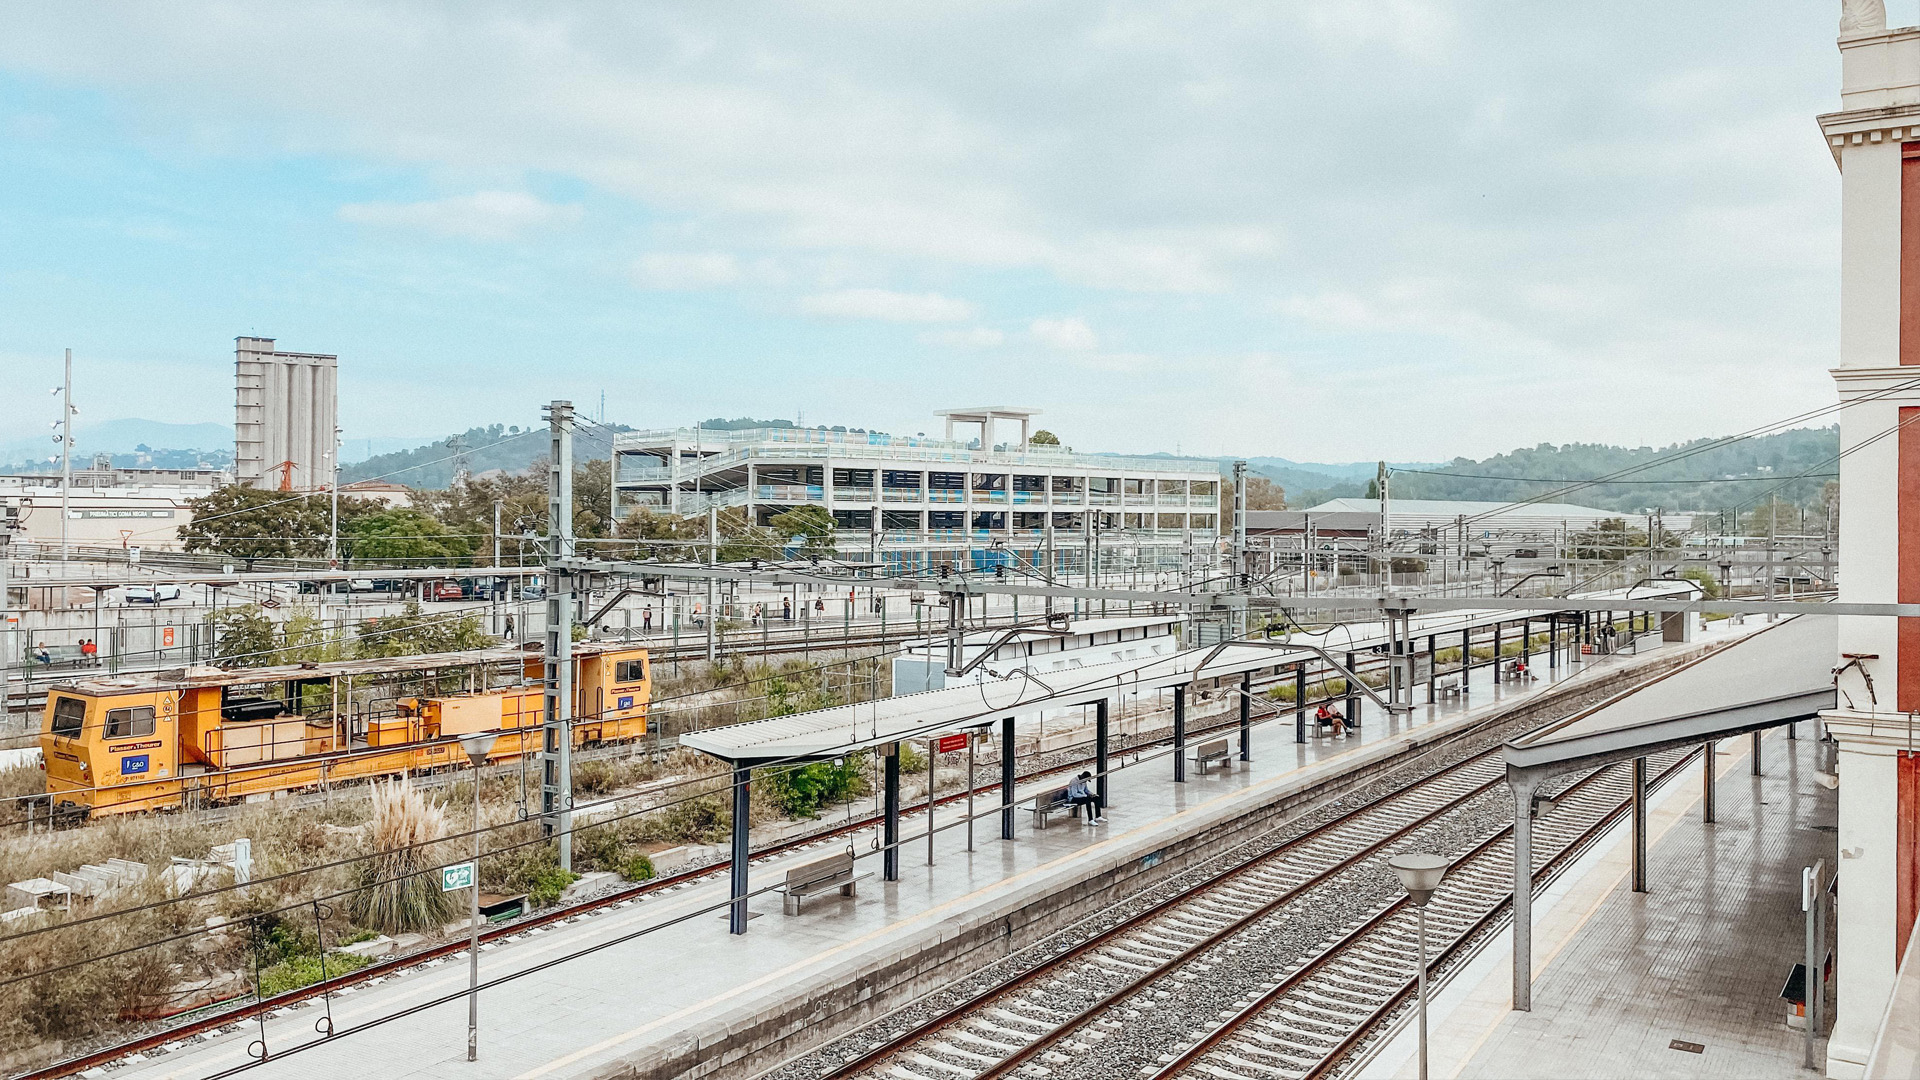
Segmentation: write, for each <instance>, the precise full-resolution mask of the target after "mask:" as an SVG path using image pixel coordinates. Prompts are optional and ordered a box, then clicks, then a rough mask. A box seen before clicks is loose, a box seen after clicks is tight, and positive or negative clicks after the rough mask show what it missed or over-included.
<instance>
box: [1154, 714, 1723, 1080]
mask: <svg viewBox="0 0 1920 1080" xmlns="http://www.w3.org/2000/svg"><path fill="white" fill-rule="evenodd" d="M1698 754H1699V751H1698V750H1697V749H1696V750H1691V751H1688V752H1686V753H1684V754H1682V755H1681V756H1680V757H1679V758H1677V759H1676V760H1675V761H1674V762H1673V763H1672V764H1670V765H1669V766H1668V767H1667V768H1665V769H1663V770H1661V772H1660V773H1659V774H1658V776H1657V777H1655V778H1654V779H1653V780H1652V782H1651V783H1650V784H1649V790H1651V789H1652V788H1655V787H1658V786H1659V785H1660V784H1664V783H1665V782H1666V781H1667V780H1669V779H1671V778H1672V777H1673V776H1674V775H1675V774H1677V773H1678V772H1679V771H1680V770H1681V769H1683V768H1685V767H1686V766H1687V765H1688V764H1689V763H1690V762H1691V761H1692V760H1693V759H1694V758H1695V757H1696V756H1698ZM1617 764H1618V763H1614V764H1612V765H1604V766H1601V767H1600V768H1598V769H1595V770H1594V771H1593V772H1591V773H1589V774H1587V776H1585V777H1582V778H1581V780H1580V781H1579V782H1578V784H1576V785H1575V786H1578V785H1579V784H1585V783H1587V782H1589V781H1594V780H1597V779H1598V778H1600V777H1602V776H1603V775H1605V774H1606V773H1608V772H1609V771H1611V770H1613V769H1614V768H1615V766H1616V765H1617ZM1569 790H1571V788H1569ZM1630 808H1631V800H1630V799H1628V800H1624V801H1622V802H1620V803H1617V804H1616V805H1614V806H1613V807H1612V808H1611V809H1609V810H1607V811H1606V812H1605V813H1603V814H1601V815H1600V816H1599V817H1598V818H1597V819H1596V820H1595V821H1594V822H1593V823H1592V824H1591V825H1589V826H1587V827H1586V828H1585V829H1584V830H1582V831H1581V832H1580V833H1579V834H1578V835H1577V836H1576V837H1575V838H1574V839H1573V840H1572V841H1570V842H1569V843H1567V844H1565V845H1563V846H1562V847H1561V849H1560V850H1559V851H1557V852H1555V853H1554V854H1553V856H1551V857H1550V858H1549V859H1548V860H1547V862H1546V863H1544V864H1542V866H1541V868H1540V869H1539V870H1536V871H1534V872H1533V879H1534V882H1535V884H1536V886H1537V885H1538V884H1539V883H1540V882H1542V881H1543V880H1548V879H1549V877H1550V873H1551V874H1557V873H1558V872H1559V871H1560V870H1561V869H1564V867H1565V866H1566V865H1567V864H1568V863H1569V862H1570V861H1571V859H1572V858H1573V857H1574V856H1575V855H1576V854H1577V853H1579V852H1583V851H1585V850H1586V848H1588V847H1589V846H1591V845H1592V844H1593V842H1595V841H1596V840H1597V839H1599V837H1600V835H1601V834H1602V833H1604V832H1606V831H1607V830H1608V829H1610V828H1611V827H1612V826H1613V825H1615V824H1617V823H1618V821H1619V820H1620V818H1621V817H1622V816H1624V815H1625V814H1627V813H1628V812H1629V810H1630ZM1512 834H1513V826H1511V825H1508V826H1506V827H1505V828H1503V829H1501V830H1500V831H1498V832H1496V833H1494V834H1493V835H1491V836H1489V837H1487V838H1486V839H1485V840H1483V841H1481V842H1480V843H1479V844H1477V845H1475V846H1474V847H1473V849H1471V850H1470V851H1468V852H1467V853H1466V854H1464V855H1462V856H1461V857H1460V858H1459V859H1457V860H1455V861H1454V863H1453V868H1454V869H1456V870H1457V869H1459V868H1461V867H1462V866H1463V865H1465V864H1467V863H1469V862H1473V861H1475V860H1480V859H1484V858H1487V857H1489V856H1490V855H1492V854H1494V853H1495V852H1496V849H1497V848H1498V847H1499V846H1500V845H1501V844H1503V843H1505V842H1507V841H1509V840H1510V839H1511V837H1512ZM1508 859H1509V860H1510V859H1511V856H1510V855H1509V856H1508ZM1451 874H1452V871H1449V876H1451ZM1411 903H1412V901H1411V899H1410V898H1409V897H1405V896H1402V897H1400V898H1399V899H1397V900H1395V901H1393V902H1392V903H1391V904H1388V905H1387V906H1386V907H1385V908H1382V909H1381V910H1380V911H1379V912H1377V913H1376V914H1374V915H1373V916H1372V917H1371V918H1369V919H1368V920H1367V921H1366V922H1364V923H1362V924H1361V925H1359V926H1357V927H1355V928H1354V929H1353V930H1351V931H1349V932H1348V933H1346V934H1343V935H1342V936H1341V937H1340V938H1339V939H1338V940H1337V941H1335V942H1334V943H1333V944H1331V945H1329V946H1327V948H1325V949H1323V950H1321V952H1320V953H1319V954H1318V955H1316V956H1314V957H1313V958H1311V959H1309V960H1308V961H1307V962H1306V963H1305V964H1303V965H1302V966H1301V967H1300V968H1299V969H1298V970H1296V971H1294V972H1293V973H1292V974H1290V975H1288V976H1287V977H1286V978H1285V979H1283V980H1281V981H1280V982H1279V983H1278V984H1276V985H1275V986H1274V987H1273V988H1271V989H1269V990H1268V991H1266V992H1265V993H1263V994H1261V995H1260V996H1259V997H1258V998H1255V999H1254V1000H1253V1001H1252V1002H1250V1003H1249V1004H1247V1005H1245V1006H1243V1007H1241V1008H1240V1009H1237V1010H1235V1012H1234V1013H1233V1015H1231V1016H1229V1017H1228V1018H1226V1019H1225V1020H1223V1021H1222V1022H1221V1023H1219V1024H1218V1025H1217V1026H1215V1027H1214V1028H1213V1029H1212V1030H1211V1031H1209V1032H1208V1033H1207V1034H1206V1035H1204V1036H1202V1037H1201V1039H1200V1040H1199V1041H1198V1042H1196V1043H1194V1044H1193V1045H1191V1046H1189V1047H1188V1048H1187V1049H1186V1050H1184V1051H1182V1052H1181V1053H1180V1054H1179V1055H1177V1056H1176V1057H1175V1058H1174V1059H1173V1060H1172V1061H1169V1062H1167V1063H1165V1064H1164V1065H1162V1066H1161V1067H1160V1068H1159V1069H1157V1070H1156V1071H1155V1072H1153V1073H1152V1074H1150V1080H1170V1078H1172V1077H1174V1076H1177V1075H1179V1074H1181V1073H1183V1072H1186V1071H1187V1070H1188V1068H1189V1067H1190V1066H1192V1065H1193V1064H1195V1063H1196V1062H1198V1061H1199V1060H1200V1059H1201V1058H1203V1057H1205V1056H1206V1055H1207V1054H1209V1053H1211V1052H1213V1051H1214V1050H1216V1049H1218V1048H1219V1047H1220V1046H1221V1044H1223V1043H1225V1042H1226V1041H1227V1040H1228V1039H1230V1038H1232V1037H1233V1036H1234V1035H1236V1034H1237V1033H1238V1032H1239V1031H1240V1030H1241V1029H1242V1028H1244V1027H1245V1026H1246V1025H1247V1024H1248V1023H1250V1022H1252V1021H1253V1020H1254V1019H1255V1018H1257V1017H1259V1016H1260V1015H1261V1014H1262V1013H1264V1012H1265V1011H1266V1010H1267V1009H1268V1008H1270V1007H1271V1006H1272V1005H1274V1004H1275V1003H1276V1002H1278V1001H1279V1000H1280V999H1282V998H1284V997H1286V996H1287V995H1288V994H1290V993H1291V992H1292V991H1293V990H1295V989H1296V988H1298V987H1299V986H1300V985H1301V984H1302V983H1304V982H1306V981H1307V980H1308V979H1310V978H1312V977H1314V976H1315V975H1319V974H1321V973H1323V972H1325V971H1326V970H1328V969H1329V968H1330V967H1331V966H1332V965H1333V964H1335V963H1337V962H1338V961H1339V960H1340V959H1341V958H1342V957H1343V956H1345V955H1346V954H1348V953H1350V952H1351V951H1353V950H1354V949H1355V948H1356V947H1357V946H1358V945H1359V944H1360V943H1361V942H1362V941H1364V940H1366V939H1367V938H1368V937H1369V936H1370V935H1372V934H1373V933H1374V932H1375V931H1376V930H1379V929H1380V928H1381V927H1382V926H1384V925H1385V924H1386V923H1387V922H1388V921H1389V920H1391V919H1392V918H1394V917H1395V916H1397V915H1400V914H1402V913H1403V912H1405V911H1406V910H1407V908H1408V907H1409V906H1410V905H1411ZM1512 904H1513V900H1512V897H1511V896H1509V897H1507V898H1506V899H1504V900H1502V901H1500V902H1498V903H1495V904H1494V905H1493V906H1492V907H1490V908H1489V909H1488V910H1486V911H1484V912H1482V913H1481V914H1480V916H1479V917H1478V918H1477V919H1475V920H1474V921H1473V922H1472V923H1471V924H1470V925H1469V926H1468V928H1467V929H1465V930H1463V931H1461V932H1460V933H1459V934H1456V935H1454V938H1453V940H1452V941H1450V942H1449V943H1448V945H1447V946H1446V948H1445V949H1443V950H1442V952H1441V953H1440V955H1439V956H1437V957H1435V958H1434V959H1433V960H1432V961H1431V962H1429V964H1428V965H1427V969H1428V970H1429V971H1432V970H1433V969H1434V968H1436V967H1438V966H1440V965H1441V964H1442V963H1443V962H1445V961H1447V960H1450V959H1452V958H1453V957H1454V956H1456V955H1458V953H1459V951H1460V949H1461V948H1463V947H1464V945H1465V944H1466V943H1467V942H1469V941H1472V940H1473V939H1474V938H1475V937H1476V936H1478V935H1479V934H1481V933H1482V932H1484V931H1485V930H1486V929H1487V928H1488V927H1490V926H1492V925H1493V924H1494V922H1495V921H1496V920H1497V919H1499V918H1500V917H1501V916H1502V915H1503V914H1505V913H1507V912H1508V911H1509V910H1510V909H1511V907H1512ZM1416 966H1417V965H1416ZM1416 983H1417V975H1416V978H1414V979H1409V980H1407V981H1406V982H1405V983H1403V984H1401V985H1400V986H1399V987H1398V988H1396V990H1395V991H1394V993H1393V994H1391V995H1389V997H1388V999H1387V1001H1386V1002H1385V1003H1384V1004H1382V1005H1380V1006H1378V1007H1376V1008H1375V1009H1374V1010H1373V1011H1371V1012H1370V1013H1369V1014H1368V1015H1367V1016H1366V1017H1365V1018H1364V1019H1363V1020H1361V1022H1360V1023H1359V1024H1357V1025H1355V1026H1354V1027H1353V1029H1352V1030H1350V1031H1349V1032H1348V1033H1347V1034H1346V1035H1345V1036H1344V1037H1343V1038H1342V1039H1341V1040H1340V1041H1339V1042H1338V1043H1337V1044H1335V1046H1334V1047H1333V1048H1332V1049H1331V1050H1329V1051H1328V1052H1327V1053H1326V1054H1325V1055H1323V1056H1322V1057H1321V1059H1320V1060H1319V1061H1318V1062H1317V1063H1315V1064H1314V1065H1312V1066H1310V1067H1309V1068H1308V1069H1307V1070H1306V1071H1305V1072H1304V1073H1303V1080H1304V1078H1318V1077H1324V1076H1326V1075H1327V1074H1328V1073H1329V1072H1330V1071H1331V1070H1332V1069H1334V1068H1336V1067H1337V1066H1338V1065H1339V1063H1340V1060H1341V1059H1343V1058H1344V1057H1345V1056H1346V1055H1347V1054H1348V1053H1350V1052H1351V1051H1352V1049H1353V1048H1354V1047H1355V1046H1356V1045H1358V1043H1359V1042H1360V1040H1361V1039H1363V1038H1365V1037H1366V1036H1367V1035H1368V1034H1369V1033H1370V1032H1371V1031H1372V1030H1373V1028H1374V1027H1375V1026H1376V1025H1377V1024H1378V1023H1379V1021H1380V1020H1381V1019H1382V1018H1383V1017H1385V1016H1386V1015H1388V1014H1389V1013H1390V1012H1391V1011H1392V1010H1393V1009H1394V1008H1396V1007H1397V1006H1398V1005H1400V1004H1402V1003H1404V1002H1405V1000H1406V996H1407V995H1408V994H1409V993H1411V992H1412V988H1413V987H1414V986H1415V985H1416Z"/></svg>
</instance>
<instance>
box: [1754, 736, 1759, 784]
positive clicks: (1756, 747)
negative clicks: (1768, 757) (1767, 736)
mask: <svg viewBox="0 0 1920 1080" xmlns="http://www.w3.org/2000/svg"><path fill="white" fill-rule="evenodd" d="M1753 775H1755V776H1759V775H1760V733H1759V732H1757V731H1756V732H1754V733H1753Z"/></svg>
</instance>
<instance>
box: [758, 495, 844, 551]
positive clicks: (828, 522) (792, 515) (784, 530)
mask: <svg viewBox="0 0 1920 1080" xmlns="http://www.w3.org/2000/svg"><path fill="white" fill-rule="evenodd" d="M767 527H768V528H769V529H771V530H772V532H773V536H774V539H775V541H776V542H777V543H779V545H780V546H781V547H782V548H785V547H789V546H797V547H799V549H800V554H802V555H820V556H828V555H832V554H833V551H834V540H833V515H832V514H829V513H827V511H826V509H825V508H824V507H819V506H796V507H794V508H793V509H791V510H786V511H782V512H781V513H778V514H775V515H774V516H773V520H772V521H769V522H768V523H767Z"/></svg>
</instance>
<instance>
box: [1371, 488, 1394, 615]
mask: <svg viewBox="0 0 1920 1080" xmlns="http://www.w3.org/2000/svg"><path fill="white" fill-rule="evenodd" d="M1390 482H1391V475H1390V474H1389V473H1388V472H1387V463H1386V462H1384V461H1382V462H1380V466H1379V468H1378V470H1376V471H1375V472H1374V479H1373V483H1374V486H1375V487H1376V488H1378V489H1379V492H1378V493H1379V495H1380V562H1381V565H1382V571H1381V572H1382V573H1384V574H1385V575H1386V577H1385V578H1384V579H1383V582H1384V585H1385V587H1386V588H1389V589H1390V588H1392V587H1393V559H1392V557H1391V556H1390V555H1389V554H1388V547H1389V546H1390V544H1391V543H1392V539H1393V533H1392V530H1390V529H1389V528H1388V527H1387V485H1388V484H1389V483H1390Z"/></svg>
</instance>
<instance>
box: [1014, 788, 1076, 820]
mask: <svg viewBox="0 0 1920 1080" xmlns="http://www.w3.org/2000/svg"><path fill="white" fill-rule="evenodd" d="M1068 790H1069V789H1067V788H1054V789H1053V790H1052V791H1047V792H1042V793H1041V794H1039V795H1035V796H1034V797H1033V805H1031V806H1029V807H1027V811H1028V812H1029V813H1031V814H1032V815H1033V827H1034V828H1036V829H1044V828H1046V827H1047V824H1048V822H1049V821H1051V820H1052V818H1053V815H1055V814H1068V813H1070V814H1072V815H1073V816H1074V817H1079V816H1080V807H1079V806H1077V805H1075V804H1074V803H1072V802H1070V801H1068V800H1069V796H1068V795H1067V792H1068Z"/></svg>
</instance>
